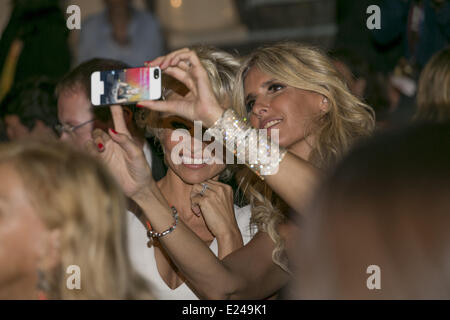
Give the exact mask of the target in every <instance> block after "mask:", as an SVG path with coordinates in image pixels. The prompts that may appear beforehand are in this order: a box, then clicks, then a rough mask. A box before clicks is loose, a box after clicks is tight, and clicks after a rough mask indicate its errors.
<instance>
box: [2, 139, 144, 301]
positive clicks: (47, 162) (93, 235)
mask: <svg viewBox="0 0 450 320" xmlns="http://www.w3.org/2000/svg"><path fill="white" fill-rule="evenodd" d="M0 176H1V177H2V183H1V184H0V221H1V223H0V261H1V263H0V299H148V298H150V297H151V296H150V294H149V292H150V290H149V288H148V287H147V286H146V284H145V280H144V279H142V278H141V277H140V276H139V275H138V274H137V273H136V272H135V271H134V269H133V268H132V267H131V264H130V260H129V257H128V251H127V246H126V227H125V219H126V218H125V203H126V201H125V198H124V196H123V193H122V192H121V190H120V187H119V186H118V185H117V183H116V181H115V180H114V179H113V178H112V176H111V175H110V174H109V172H108V171H107V170H106V169H105V168H104V166H103V165H102V164H100V163H98V162H97V161H96V160H95V159H92V158H91V157H90V156H88V155H86V154H85V153H83V152H80V151H76V150H74V149H73V148H70V147H69V146H66V145H63V144H61V143H58V142H56V141H55V142H46V143H36V142H34V143H29V142H25V141H22V142H20V143H19V142H15V143H8V144H4V145H1V146H0ZM73 265H74V266H78V267H79V268H80V269H79V271H80V272H79V273H78V275H79V276H80V278H79V279H78V281H79V283H80V287H79V288H78V289H77V288H74V289H73V290H70V288H68V287H67V280H68V277H69V276H71V275H75V274H74V273H73V271H71V272H72V274H71V273H68V272H67V270H69V269H68V267H69V266H73ZM73 281H75V282H72V284H76V281H77V280H73Z"/></svg>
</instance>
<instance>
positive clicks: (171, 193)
mask: <svg viewBox="0 0 450 320" xmlns="http://www.w3.org/2000/svg"><path fill="white" fill-rule="evenodd" d="M157 185H158V187H159V189H160V190H161V193H162V194H163V196H164V198H166V200H167V202H168V203H169V204H170V205H171V206H174V207H175V208H177V211H178V215H179V217H180V219H181V220H182V221H183V223H185V224H186V225H187V226H188V227H189V228H190V229H191V230H192V231H193V232H194V233H195V234H197V236H198V237H200V238H201V239H202V240H203V241H205V242H210V241H212V240H213V239H214V236H213V235H212V234H211V232H210V231H209V230H208V227H207V226H206V224H205V221H204V219H203V218H202V217H197V216H196V215H195V214H194V212H193V211H192V208H191V191H192V188H193V185H191V184H187V183H185V182H184V181H183V180H181V178H180V177H179V176H178V175H177V174H176V173H175V172H174V171H173V170H172V169H170V168H169V169H168V170H167V174H166V176H165V177H164V178H162V179H161V180H159V181H158V182H157Z"/></svg>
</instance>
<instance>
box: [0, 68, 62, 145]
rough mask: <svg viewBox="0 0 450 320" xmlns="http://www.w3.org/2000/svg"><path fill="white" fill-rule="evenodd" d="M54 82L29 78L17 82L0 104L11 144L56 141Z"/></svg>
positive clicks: (44, 78)
mask: <svg viewBox="0 0 450 320" xmlns="http://www.w3.org/2000/svg"><path fill="white" fill-rule="evenodd" d="M55 86H56V83H55V82H54V81H52V80H50V79H48V78H47V77H43V76H41V77H31V78H28V79H27V80H25V81H22V82H20V83H17V84H16V85H15V86H14V87H13V88H12V89H11V90H10V91H9V93H8V94H7V95H6V97H5V99H4V100H3V101H2V103H1V104H0V110H3V112H2V113H3V121H4V124H5V131H6V134H7V136H8V139H9V140H10V141H13V140H18V139H28V138H33V139H48V138H50V139H56V138H57V135H56V132H55V131H54V127H55V125H56V124H57V122H58V118H57V107H56V98H55V95H54V92H55Z"/></svg>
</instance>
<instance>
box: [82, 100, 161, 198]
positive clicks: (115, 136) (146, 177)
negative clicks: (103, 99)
mask: <svg viewBox="0 0 450 320" xmlns="http://www.w3.org/2000/svg"><path fill="white" fill-rule="evenodd" d="M111 114H112V118H113V121H114V128H115V130H113V129H109V130H108V133H106V132H104V131H103V130H100V129H96V130H94V131H93V132H92V140H89V141H88V142H87V149H88V150H89V152H90V153H91V154H93V155H94V156H96V157H97V158H99V159H101V160H102V161H103V162H104V163H106V165H107V166H108V167H109V169H110V171H111V173H112V174H113V175H114V176H115V178H116V180H117V181H118V182H119V184H120V185H121V187H122V189H123V191H124V193H125V195H126V196H127V197H130V198H135V197H138V196H139V195H141V193H145V192H147V188H148V187H149V186H152V185H153V184H154V180H153V177H152V173H151V169H150V166H149V165H148V163H147V160H146V159H145V155H144V152H143V150H142V147H141V146H139V144H138V143H136V141H135V140H134V139H133V137H132V136H131V135H130V133H129V131H128V129H127V126H126V123H125V120H124V117H123V110H122V107H121V106H112V107H111Z"/></svg>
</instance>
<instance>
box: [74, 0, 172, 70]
mask: <svg viewBox="0 0 450 320" xmlns="http://www.w3.org/2000/svg"><path fill="white" fill-rule="evenodd" d="M104 3H105V5H106V9H105V11H104V12H102V13H100V14H97V15H94V16H91V17H88V18H87V19H86V21H84V22H83V24H82V27H81V32H80V39H79V47H78V59H77V61H78V63H81V62H85V61H87V60H90V59H92V58H108V59H115V60H120V61H123V62H125V63H127V64H129V65H130V66H132V67H139V66H141V65H142V64H143V62H144V61H147V60H152V59H154V58H156V57H157V56H160V55H162V54H163V53H164V39H163V36H162V32H161V28H160V25H159V22H158V20H157V19H156V17H155V16H154V15H153V14H152V13H150V12H148V11H141V10H137V9H135V8H133V6H132V5H131V1H130V0H104Z"/></svg>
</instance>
